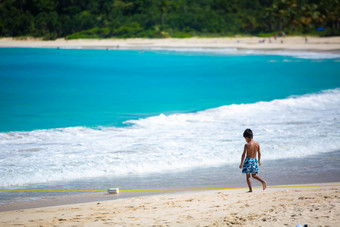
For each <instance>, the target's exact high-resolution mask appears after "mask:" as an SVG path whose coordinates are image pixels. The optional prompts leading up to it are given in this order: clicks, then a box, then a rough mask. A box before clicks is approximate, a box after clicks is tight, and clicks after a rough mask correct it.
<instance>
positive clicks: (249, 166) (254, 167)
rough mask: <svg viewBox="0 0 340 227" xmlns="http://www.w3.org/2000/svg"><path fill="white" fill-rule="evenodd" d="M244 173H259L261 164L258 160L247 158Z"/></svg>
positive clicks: (244, 163)
mask: <svg viewBox="0 0 340 227" xmlns="http://www.w3.org/2000/svg"><path fill="white" fill-rule="evenodd" d="M242 173H251V174H257V173H259V163H258V161H257V159H256V158H246V159H245V160H244V162H243V169H242Z"/></svg>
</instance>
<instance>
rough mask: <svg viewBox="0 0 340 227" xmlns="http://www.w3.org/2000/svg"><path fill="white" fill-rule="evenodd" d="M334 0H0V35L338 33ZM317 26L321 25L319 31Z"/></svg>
mask: <svg viewBox="0 0 340 227" xmlns="http://www.w3.org/2000/svg"><path fill="white" fill-rule="evenodd" d="M339 3H340V0H0V36H35V37H44V38H45V39H55V38H57V37H66V36H68V37H69V38H106V37H122V38H125V37H151V38H152V37H169V36H172V37H190V36H193V35H196V36H197V35H198V36H228V35H235V34H250V35H259V34H260V35H266V33H267V34H271V33H276V32H281V31H284V32H285V33H287V34H306V33H307V34H319V35H339V34H340V17H339V15H340V4H339ZM323 28H325V30H324V31H323Z"/></svg>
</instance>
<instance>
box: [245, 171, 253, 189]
mask: <svg viewBox="0 0 340 227" xmlns="http://www.w3.org/2000/svg"><path fill="white" fill-rule="evenodd" d="M246 177H247V184H248V187H249V192H252V191H253V189H252V188H251V180H250V173H247V174H246Z"/></svg>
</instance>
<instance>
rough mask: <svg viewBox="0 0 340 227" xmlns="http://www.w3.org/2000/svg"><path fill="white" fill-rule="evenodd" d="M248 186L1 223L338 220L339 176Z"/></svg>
mask: <svg viewBox="0 0 340 227" xmlns="http://www.w3.org/2000/svg"><path fill="white" fill-rule="evenodd" d="M327 185H330V184H329V183H328V184H327ZM254 188H255V187H254ZM245 191H246V189H244V188H238V189H223V190H212V191H195V192H180V193H166V194H161V195H151V196H139V197H137V196H136V197H131V198H124V199H111V200H107V201H93V202H87V203H75V204H69V205H61V206H60V205H59V206H51V207H39V208H33V209H25V210H11V211H4V212H1V218H0V223H1V224H2V225H4V226H10V225H14V224H21V225H28V226H39V225H42V226H53V225H57V224H59V225H68V226H69V225H82V226H103V225H108V226H110V225H111V226H112V225H128V226H137V225H142V226H152V225H154V224H158V225H164V226H196V225H204V226H213V225H216V224H217V225H218V226H220V225H223V226H228V225H235V224H236V225H237V224H238V225H252V226H259V225H261V226H284V225H286V226H287V225H289V226H292V225H297V224H312V223H314V224H315V223H316V224H319V225H322V226H325V225H328V226H336V224H339V222H338V215H340V203H339V196H340V182H336V183H335V184H334V183H333V184H332V185H330V186H325V184H321V185H320V184H319V185H311V187H306V185H301V187H294V186H293V187H289V186H288V187H287V186H282V188H280V187H273V186H269V187H268V188H267V189H266V190H265V191H262V190H261V189H260V188H259V187H256V188H255V189H254V192H253V193H245ZM110 196H112V195H110Z"/></svg>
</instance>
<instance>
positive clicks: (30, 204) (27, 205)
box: [0, 182, 340, 213]
mask: <svg viewBox="0 0 340 227" xmlns="http://www.w3.org/2000/svg"><path fill="white" fill-rule="evenodd" d="M254 183H255V186H254ZM334 186H336V187H340V182H320V183H310V184H286V185H276V184H274V185H269V186H268V187H267V189H269V190H284V189H296V188H319V187H334ZM253 189H254V191H259V190H260V189H262V186H260V183H258V182H253ZM267 189H266V190H267ZM225 190H227V191H229V192H238V191H239V192H246V191H248V187H247V186H246V185H245V186H244V187H227V188H223V187H221V188H218V187H217V188H209V187H200V188H194V189H186V188H184V189H178V190H176V189H164V190H162V189H150V190H148V189H141V190H124V189H123V190H122V189H120V193H119V194H118V195H117V194H109V193H108V192H106V191H105V192H104V191H103V192H92V193H83V194H74V195H60V196H48V197H41V198H38V199H34V200H32V201H24V199H23V200H22V201H19V202H11V203H6V204H0V213H1V212H8V211H15V210H26V209H37V208H48V207H55V206H67V205H77V204H84V203H91V202H103V201H111V200H126V199H131V198H136V197H150V196H162V195H167V194H174V195H177V194H188V193H189V194H190V193H204V192H209V191H225ZM28 198H29V197H27V198H26V199H28Z"/></svg>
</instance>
